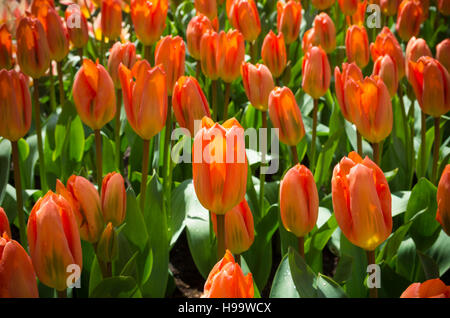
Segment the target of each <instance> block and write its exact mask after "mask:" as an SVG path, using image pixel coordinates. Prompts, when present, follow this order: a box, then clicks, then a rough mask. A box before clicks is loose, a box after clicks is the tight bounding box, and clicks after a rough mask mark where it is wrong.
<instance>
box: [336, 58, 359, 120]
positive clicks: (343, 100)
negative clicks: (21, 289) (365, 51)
mask: <svg viewBox="0 0 450 318" xmlns="http://www.w3.org/2000/svg"><path fill="white" fill-rule="evenodd" d="M334 78H335V90H336V97H337V100H338V103H339V106H340V108H341V112H342V115H343V116H344V118H345V119H346V120H348V121H349V122H351V123H352V122H353V120H352V118H351V111H350V109H349V107H350V106H351V105H350V104H349V102H348V100H347V97H346V94H345V91H346V90H347V85H348V82H349V79H350V78H351V79H353V80H354V81H362V80H363V74H362V72H361V70H360V69H359V67H358V66H357V65H356V64H355V63H350V64H348V63H343V64H342V73H341V71H340V70H339V67H337V66H336V68H335V69H334Z"/></svg>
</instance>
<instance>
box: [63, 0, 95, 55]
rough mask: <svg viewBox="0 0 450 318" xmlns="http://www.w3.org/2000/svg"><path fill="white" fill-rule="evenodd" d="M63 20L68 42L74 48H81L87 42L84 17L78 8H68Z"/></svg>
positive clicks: (87, 34)
mask: <svg viewBox="0 0 450 318" xmlns="http://www.w3.org/2000/svg"><path fill="white" fill-rule="evenodd" d="M65 18H66V25H67V32H68V33H69V39H70V42H72V45H73V47H75V48H83V47H84V46H85V45H86V44H87V43H88V41H89V31H88V25H87V21H86V17H85V16H84V14H83V13H82V12H81V10H80V9H78V7H76V6H68V7H67V9H66V13H65Z"/></svg>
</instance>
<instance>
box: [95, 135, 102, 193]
mask: <svg viewBox="0 0 450 318" xmlns="http://www.w3.org/2000/svg"><path fill="white" fill-rule="evenodd" d="M94 134H95V157H96V159H97V186H98V192H100V193H101V189H102V181H103V159H102V135H101V134H100V129H96V130H94Z"/></svg>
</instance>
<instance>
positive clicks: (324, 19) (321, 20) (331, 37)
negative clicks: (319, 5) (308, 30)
mask: <svg viewBox="0 0 450 318" xmlns="http://www.w3.org/2000/svg"><path fill="white" fill-rule="evenodd" d="M313 28H314V34H315V36H316V37H317V39H318V41H319V44H320V46H321V47H322V49H324V50H325V52H327V53H331V52H333V51H334V49H335V48H336V28H335V26H334V22H333V20H331V18H330V16H329V15H328V14H326V13H325V12H322V13H320V14H319V15H316V17H315V18H314V22H313Z"/></svg>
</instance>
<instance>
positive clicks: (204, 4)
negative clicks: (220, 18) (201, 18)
mask: <svg viewBox="0 0 450 318" xmlns="http://www.w3.org/2000/svg"><path fill="white" fill-rule="evenodd" d="M194 7H195V10H197V12H199V13H201V14H204V15H205V16H207V17H208V19H210V20H211V21H212V20H214V18H216V17H217V4H216V0H194Z"/></svg>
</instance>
